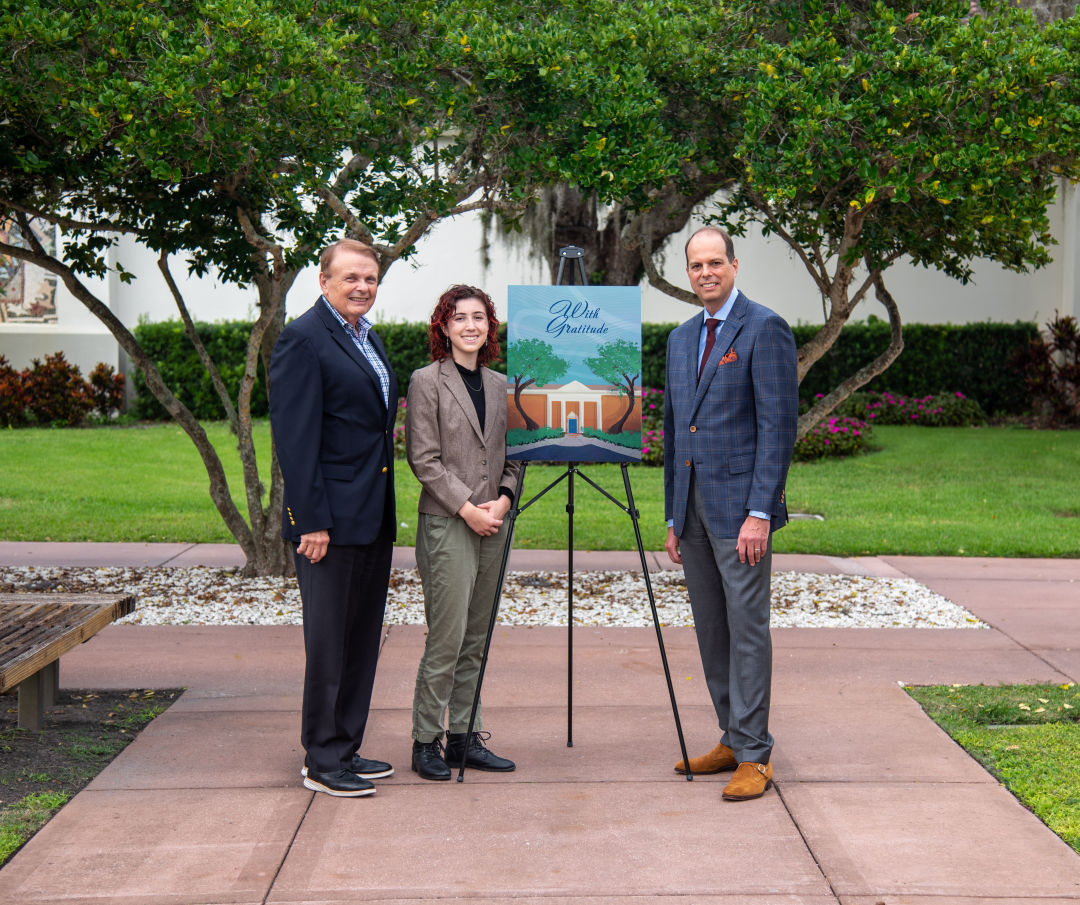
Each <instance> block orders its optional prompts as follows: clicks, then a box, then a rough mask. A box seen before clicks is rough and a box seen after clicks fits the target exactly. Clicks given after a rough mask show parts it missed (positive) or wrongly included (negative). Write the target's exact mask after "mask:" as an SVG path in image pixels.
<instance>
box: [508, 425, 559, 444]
mask: <svg viewBox="0 0 1080 905" xmlns="http://www.w3.org/2000/svg"><path fill="white" fill-rule="evenodd" d="M565 436H566V433H565V432H564V431H561V430H557V429H556V428H554V427H538V428H537V429H536V430H534V431H531V430H526V429H525V428H523V427H515V428H512V429H511V430H508V431H507V432H506V445H507V446H508V447H510V446H523V445H524V444H526V443H538V442H539V441H541V440H559V439H562V438H563V437H565Z"/></svg>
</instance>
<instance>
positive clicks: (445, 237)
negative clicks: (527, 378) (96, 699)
mask: <svg viewBox="0 0 1080 905" xmlns="http://www.w3.org/2000/svg"><path fill="white" fill-rule="evenodd" d="M1051 219H1052V228H1053V232H1054V234H1055V236H1057V237H1058V238H1059V241H1060V242H1061V244H1060V245H1058V246H1056V247H1055V248H1054V249H1053V255H1054V258H1055V260H1054V262H1053V263H1052V264H1051V265H1050V266H1049V267H1047V268H1045V269H1043V270H1041V271H1036V272H1034V273H1030V274H1013V273H1009V272H1007V271H1005V270H1002V269H1001V268H1000V267H998V266H997V265H995V264H993V263H991V262H986V261H981V262H976V267H975V278H974V279H973V280H972V282H971V283H969V284H968V285H966V286H964V285H961V284H960V283H959V282H957V281H955V280H951V279H949V278H948V277H945V276H943V275H942V274H939V273H937V272H935V271H927V270H923V269H921V268H915V267H912V266H910V265H909V264H904V263H903V262H901V263H899V264H897V265H895V266H894V267H893V268H891V269H890V271H889V272H888V275H887V282H888V286H889V288H890V290H891V292H892V293H893V295H894V297H895V298H896V300H897V302H898V303H899V305H900V310H901V313H902V316H903V318H904V320H905V322H908V323H913V322H922V323H967V322H972V321H984V320H992V321H1013V320H1017V319H1020V320H1033V321H1036V322H1037V323H1039V324H1043V323H1045V322H1046V321H1047V320H1049V319H1050V318H1051V317H1053V316H1054V312H1055V311H1060V312H1061V313H1063V314H1074V315H1076V316H1078V317H1080V274H1078V271H1077V260H1078V257H1080V193H1078V192H1077V191H1076V189H1075V188H1073V187H1070V186H1066V187H1065V189H1064V191H1063V192H1062V198H1061V200H1060V201H1059V202H1058V203H1057V204H1055V205H1054V207H1053V208H1052V209H1051ZM696 225H698V224H694V226H696ZM693 228H694V227H693V226H692V227H687V229H686V230H684V231H683V233H682V234H680V235H676V236H673V237H672V239H671V241H670V243H669V245H668V247H667V249H666V251H665V261H664V267H663V270H664V273H665V275H666V276H667V278H668V279H669V280H671V281H672V282H673V283H676V284H677V285H681V286H683V287H684V288H687V289H688V288H689V283H688V281H687V279H686V274H685V271H684V268H683V251H682V247H683V243H684V242H685V240H686V238H687V236H688V235H689V233H690V232H691V231H692V229H693ZM489 240H490V242H491V247H490V249H489V256H490V263H489V264H488V265H487V266H485V264H484V261H483V254H482V247H483V244H484V241H485V237H484V231H483V228H482V223H481V218H480V216H479V214H470V215H466V216H465V217H460V218H457V219H455V220H452V221H448V222H444V223H440V224H438V225H437V226H436V227H435V228H434V229H433V230H432V231H431V232H430V233H429V234H428V235H427V236H426V237H425V238H424V239H423V240H422V241H421V243H420V245H419V247H418V249H417V252H416V254H415V255H414V256H413V258H412V259H411V261H399V262H398V263H396V264H395V265H394V266H393V267H392V268H391V269H390V271H389V273H388V274H387V276H386V279H385V280H384V282H383V284H382V286H381V287H380V288H379V296H378V299H377V301H376V305H375V307H374V309H372V318H373V319H374V320H375V321H376V322H392V321H422V320H426V319H427V317H428V316H429V314H430V312H431V309H432V307H433V306H434V303H435V299H436V298H437V297H438V295H439V294H440V293H441V292H442V291H443V290H444V289H445V288H446V287H447V286H449V285H450V284H451V283H471V284H473V285H478V286H481V287H482V288H484V289H485V290H486V291H487V292H489V293H490V294H491V296H492V297H493V298H494V299H495V302H496V307H497V309H498V313H499V315H500V316H501V317H505V314H506V287H507V286H509V285H512V284H529V283H545V282H547V279H548V276H547V269H546V266H545V264H544V262H543V261H542V260H541V259H540V257H539V256H538V255H535V254H533V253H531V252H530V250H529V249H528V248H527V246H526V245H525V244H524V243H523V242H521V241H518V242H515V243H508V242H507V241H506V240H505V239H501V238H499V237H498V235H497V231H496V230H492V231H491V233H490V236H489ZM735 251H736V257H737V258H738V259H739V277H738V280H737V285H738V286H739V288H740V289H742V290H743V291H744V292H745V293H746V294H747V295H748V296H750V297H751V298H753V299H755V300H756V301H759V302H762V303H763V304H766V305H769V306H770V307H772V308H774V309H775V310H776V311H778V312H779V313H780V314H782V315H783V316H784V317H785V318H787V320H788V321H790V322H791V323H793V324H794V323H800V322H802V323H820V322H821V320H822V307H821V300H820V298H819V297H818V294H817V291H816V289H815V287H814V285H813V284H812V283H811V281H810V278H809V276H808V275H807V274H806V273H805V271H804V270H803V268H802V265H801V263H800V262H799V261H798V260H797V259H796V258H795V257H794V256H793V255H791V254H790V253H789V251H788V249H787V246H785V245H784V244H783V243H782V242H780V241H779V240H777V239H764V238H762V237H761V236H760V234H757V235H750V236H748V237H746V238H744V239H740V240H737V242H736V247H735ZM114 260H115V261H118V262H120V263H121V264H122V265H123V266H124V268H125V269H127V270H129V271H131V272H132V273H134V274H135V275H136V279H135V280H134V281H133V282H131V283H130V284H125V283H122V282H121V281H120V280H119V279H117V278H116V276H115V275H111V276H109V277H108V278H106V279H104V280H98V281H90V283H91V287H92V288H93V289H94V291H95V292H98V293H99V297H101V298H103V299H105V300H106V301H107V302H108V304H109V306H110V307H111V309H112V310H113V311H114V312H115V313H116V314H117V316H118V317H119V318H120V319H121V320H122V321H123V322H124V323H125V324H128V325H129V326H133V325H135V324H136V323H137V322H138V321H139V319H140V318H143V319H148V320H151V321H158V320H167V319H169V318H174V317H176V308H175V305H174V303H173V300H172V297H171V296H170V294H169V292H168V290H167V288H166V286H165V283H164V281H163V280H162V278H161V275H160V273H159V272H158V269H157V259H156V256H155V255H154V254H152V253H150V252H147V251H146V250H145V249H142V248H140V247H138V246H136V245H134V244H133V243H130V242H126V241H125V242H122V243H121V244H120V245H119V246H118V248H117V249H116V251H115V252H114ZM172 270H173V274H174V276H175V277H176V279H177V281H178V283H179V284H180V288H181V292H182V293H183V295H184V297H185V299H186V301H187V303H188V306H189V308H190V310H191V312H192V315H193V316H194V317H195V318H196V319H197V320H208V321H215V320H231V319H239V318H251V317H253V316H254V312H255V307H256V295H255V292H254V291H253V290H251V289H247V288H244V287H237V286H232V285H228V284H224V283H222V282H220V281H219V280H218V279H216V278H215V277H214V276H213V275H210V276H207V277H204V278H201V279H197V278H192V277H188V276H187V273H186V267H185V266H184V263H183V262H182V261H180V260H176V261H174V262H173V268H172ZM317 295H318V279H317V270H316V269H315V268H314V267H312V268H308V269H307V270H306V271H305V272H304V273H303V274H301V275H300V277H299V278H298V279H297V281H296V283H295V284H294V286H293V289H292V291H291V292H290V294H289V300H288V314H289V316H296V315H298V314H300V313H301V312H303V311H304V310H306V309H307V308H308V307H309V306H310V305H311V303H312V302H313V301H314V299H315V298H316V297H317ZM642 307H643V319H644V320H645V321H648V322H678V321H683V320H685V319H686V318H688V317H690V316H691V315H692V314H693V313H694V312H695V311H696V310H697V309H696V308H695V306H693V305H689V304H686V303H683V302H678V301H675V300H674V299H671V298H669V297H668V296H665V295H663V294H662V293H660V292H659V291H657V290H655V289H653V288H652V287H650V286H648V285H645V286H644V288H643V303H642ZM869 314H875V315H877V316H879V317H883V316H884V310H883V309H882V308H881V306H880V305H879V304H878V303H877V302H876V301H875V300H874V298H873V296H872V294H871V295H870V296H869V298H868V299H867V300H866V301H864V302H863V303H862V304H861V305H860V306H859V308H858V309H856V314H855V318H856V319H859V320H862V319H865V318H866V316H867V315H869ZM57 315H58V318H57V321H58V322H57V323H56V324H40V325H14V324H0V354H4V355H6V356H7V358H8V360H9V361H10V362H11V363H12V364H13V365H15V366H16V367H20V368H21V367H26V366H27V365H29V363H30V360H31V359H32V358H35V357H38V358H41V357H43V356H44V355H46V354H49V353H51V352H54V351H56V350H58V349H62V350H63V351H64V352H65V354H66V356H67V358H68V360H70V361H74V362H75V363H76V364H78V365H79V366H80V368H82V370H83V372H84V373H86V372H88V371H89V370H90V369H91V368H93V366H94V365H95V364H96V363H97V362H98V361H105V362H107V363H109V364H112V365H114V366H117V365H118V363H119V361H120V359H121V356H120V355H119V352H118V349H117V347H116V344H115V342H114V341H113V340H112V339H111V337H110V335H109V334H108V332H107V331H106V330H105V328H104V327H103V326H102V325H101V324H100V323H99V322H98V321H97V319H96V318H95V317H94V316H93V315H92V314H90V312H89V311H88V310H87V309H86V308H85V307H84V306H83V305H82V304H81V303H80V302H78V301H77V300H76V299H75V298H73V297H72V296H71V295H70V293H68V292H67V290H66V289H65V288H64V286H63V284H62V283H61V284H60V286H59V287H58V293H57Z"/></svg>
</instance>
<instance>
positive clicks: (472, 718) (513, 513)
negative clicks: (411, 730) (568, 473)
mask: <svg viewBox="0 0 1080 905" xmlns="http://www.w3.org/2000/svg"><path fill="white" fill-rule="evenodd" d="M528 464H529V463H528V462H522V463H521V471H519V472H518V480H517V487H516V488H515V489H514V508H513V509H511V510H510V513H509V518H510V525H509V527H508V528H507V530H506V545H505V546H504V547H503V553H502V562H501V563H500V564H499V580H498V581H497V582H496V584H495V600H494V601H493V602H492V604H491V619H490V620H488V630H487V638H485V639H484V653H483V656H482V657H481V658H480V673H479V675H478V676H477V677H476V692H475V694H473V702H472V710H471V711H470V712H469V728H468V731H467V732H466V733H465V745H464V747H463V749H462V755H461V764H460V765H459V767H458V777H457V781H458V782H464V781H465V760H466V758H467V757H468V751H469V742H470V741H471V740H472V735H473V727H474V726H475V725H476V709H477V708H478V707H479V706H480V689H481V688H482V687H483V685H484V672H485V671H486V670H487V661H488V652H489V651H490V650H491V636H492V635H493V634H494V633H495V623H496V621H497V620H498V618H499V601H500V600H501V599H502V589H503V582H504V581H505V580H506V566H507V564H508V563H509V561H510V549H511V547H513V545H514V523H515V522H516V521H517V516H518V511H519V510H518V507H519V506H520V504H521V489H522V487H523V486H524V484H525V469H526V468H527V466H528Z"/></svg>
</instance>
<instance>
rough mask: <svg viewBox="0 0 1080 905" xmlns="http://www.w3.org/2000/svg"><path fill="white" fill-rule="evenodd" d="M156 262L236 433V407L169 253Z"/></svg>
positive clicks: (165, 252)
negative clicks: (201, 334)
mask: <svg viewBox="0 0 1080 905" xmlns="http://www.w3.org/2000/svg"><path fill="white" fill-rule="evenodd" d="M157 264H158V270H160V271H161V275H162V276H163V277H164V278H165V285H167V286H168V287H169V292H171V293H172V297H173V300H174V301H175V302H176V308H177V310H178V311H179V312H180V320H181V321H182V322H183V324H184V332H185V333H187V337H188V339H189V340H191V344H192V345H193V346H194V347H195V351H196V353H197V354H198V356H199V361H201V362H202V363H203V367H204V368H206V370H207V373H209V375H210V382H211V383H212V384H213V385H214V390H215V392H216V393H217V395H218V399H219V400H220V402H221V405H222V407H223V408H224V409H225V417H226V418H228V420H229V424H230V425H231V426H232V429H233V433H238V426H239V425H238V423H237V418H236V407H235V406H234V405H233V402H232V399H231V398H229V391H228V390H227V389H226V388H225V381H223V380H222V379H221V372H220V371H219V370H218V367H217V365H216V364H215V363H214V359H212V358H211V357H210V353H209V352H207V351H206V346H205V345H203V341H202V340H201V339H200V338H199V334H198V333H197V332H196V330H195V323H194V322H193V321H192V319H191V313H190V312H189V311H188V307H187V304H186V303H185V302H184V298H183V296H182V295H181V294H180V288H179V287H178V286H177V285H176V280H174V279H173V275H172V271H170V270H169V253H168V252H167V251H162V252H161V254H160V255H158V262H157Z"/></svg>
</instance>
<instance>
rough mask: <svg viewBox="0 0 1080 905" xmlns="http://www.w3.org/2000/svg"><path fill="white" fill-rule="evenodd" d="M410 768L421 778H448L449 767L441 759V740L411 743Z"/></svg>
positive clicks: (434, 739)
mask: <svg viewBox="0 0 1080 905" xmlns="http://www.w3.org/2000/svg"><path fill="white" fill-rule="evenodd" d="M412 768H413V769H414V770H415V771H416V772H417V773H419V774H420V778H421V779H449V778H450V768H449V767H448V766H446V761H444V760H443V759H442V740H441V739H438V738H433V739H432V740H431V741H430V742H417V741H414V742H413V743H412Z"/></svg>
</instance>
